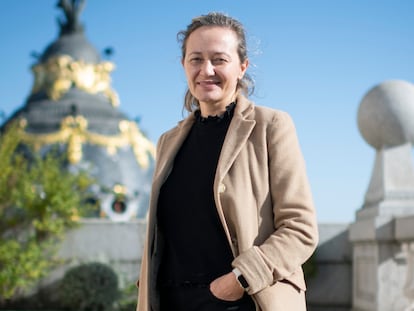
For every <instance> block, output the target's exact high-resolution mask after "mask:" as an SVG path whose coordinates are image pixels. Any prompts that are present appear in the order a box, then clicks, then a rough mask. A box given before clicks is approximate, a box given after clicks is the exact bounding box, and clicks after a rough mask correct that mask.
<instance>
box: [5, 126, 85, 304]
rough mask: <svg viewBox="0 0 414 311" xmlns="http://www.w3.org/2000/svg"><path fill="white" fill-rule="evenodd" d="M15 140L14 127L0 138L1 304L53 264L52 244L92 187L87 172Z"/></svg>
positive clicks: (77, 213)
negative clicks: (70, 170)
mask: <svg viewBox="0 0 414 311" xmlns="http://www.w3.org/2000/svg"><path fill="white" fill-rule="evenodd" d="M19 137H20V135H19V128H18V126H16V125H15V124H14V125H12V126H10V127H9V128H8V129H7V131H5V132H4V133H3V134H1V135H0V172H1V173H0V304H1V302H2V301H5V300H6V299H10V298H13V297H15V296H18V295H20V294H22V293H24V291H25V290H27V289H28V288H30V287H31V286H33V285H34V284H35V283H36V281H38V280H39V279H40V278H41V277H43V276H44V275H45V274H46V273H47V272H48V271H49V269H50V268H52V267H53V266H54V265H55V264H57V262H58V260H57V258H56V251H57V246H58V243H57V242H59V240H60V239H61V238H62V237H63V235H64V233H65V232H66V230H67V229H69V228H72V227H74V226H75V225H76V224H77V219H78V218H79V217H80V216H82V215H84V213H85V212H86V211H87V210H88V208H87V204H86V203H85V202H86V201H85V198H86V196H87V193H88V188H89V186H90V185H91V183H92V180H91V179H90V177H88V174H87V173H86V172H77V173H70V172H69V171H68V170H66V169H64V162H63V159H62V157H61V156H57V154H56V153H53V152H49V153H48V154H47V155H46V156H44V157H41V156H40V155H39V154H38V153H35V152H27V151H29V149H28V147H27V146H23V145H22V144H21V141H20V138H19ZM22 150H25V151H26V152H25V153H23V152H20V151H22ZM29 155H30V159H29V157H28V156H29Z"/></svg>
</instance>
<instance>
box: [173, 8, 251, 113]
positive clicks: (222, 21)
mask: <svg viewBox="0 0 414 311" xmlns="http://www.w3.org/2000/svg"><path fill="white" fill-rule="evenodd" d="M203 26H219V27H225V28H229V29H231V30H233V31H234V32H235V34H236V36H237V39H238V47H237V53H238V54H239V58H240V62H242V63H243V62H244V61H245V60H246V59H247V45H246V35H245V31H244V27H243V25H242V24H241V23H240V22H239V21H238V20H236V19H234V18H232V17H230V16H228V15H225V14H223V13H217V12H211V13H208V14H207V15H201V16H198V17H195V18H193V20H192V21H191V24H189V25H188V26H187V29H185V30H182V31H180V32H179V33H178V34H177V39H178V41H179V42H180V43H181V57H182V59H184V58H185V53H186V49H187V40H188V37H189V36H190V35H191V34H192V33H193V32H194V31H195V30H196V29H198V28H200V27H203ZM253 89H254V83H253V80H252V79H251V77H250V76H249V75H248V74H245V75H244V76H243V78H242V79H241V80H239V81H238V83H237V87H236V92H242V93H243V94H245V95H248V94H251V93H252V92H253ZM199 106H200V104H199V102H198V100H197V99H196V98H195V97H194V96H193V94H191V92H190V90H188V89H187V92H186V94H185V98H184V109H186V110H187V111H189V112H192V111H194V110H196V109H199Z"/></svg>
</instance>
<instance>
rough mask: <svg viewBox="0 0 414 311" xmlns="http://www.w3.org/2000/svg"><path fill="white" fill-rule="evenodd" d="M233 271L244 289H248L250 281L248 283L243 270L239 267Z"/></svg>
mask: <svg viewBox="0 0 414 311" xmlns="http://www.w3.org/2000/svg"><path fill="white" fill-rule="evenodd" d="M233 273H234V274H235V275H236V278H237V281H239V284H240V286H241V287H243V289H245V290H248V289H249V283H247V281H246V279H245V278H244V276H243V274H242V273H241V271H240V270H239V269H237V268H234V269H233Z"/></svg>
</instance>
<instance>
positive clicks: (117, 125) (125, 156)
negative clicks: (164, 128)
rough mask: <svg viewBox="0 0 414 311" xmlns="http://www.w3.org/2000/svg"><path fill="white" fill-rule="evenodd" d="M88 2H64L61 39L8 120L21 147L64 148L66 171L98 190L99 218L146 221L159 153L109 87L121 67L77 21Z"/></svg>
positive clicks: (35, 70) (43, 58)
mask: <svg viewBox="0 0 414 311" xmlns="http://www.w3.org/2000/svg"><path fill="white" fill-rule="evenodd" d="M83 4H84V1H72V2H70V1H59V6H60V8H61V9H62V11H63V13H64V18H61V19H60V20H59V28H60V29H59V30H60V32H59V36H58V38H57V39H56V40H55V41H53V42H52V43H51V44H50V45H49V46H47V47H46V49H45V50H44V52H43V53H42V54H41V56H40V57H39V58H38V61H37V63H35V64H34V65H33V66H32V72H33V74H34V84H33V87H32V90H31V93H30V95H29V96H28V98H27V100H26V103H25V104H24V106H23V107H21V108H20V109H18V110H17V111H16V112H15V113H14V114H13V115H12V116H11V118H10V119H9V120H7V121H6V123H7V122H10V121H12V120H19V122H20V124H21V126H22V127H24V136H23V141H24V142H25V143H27V144H31V145H33V146H34V147H35V148H36V149H37V150H38V151H39V152H41V153H45V152H47V151H48V150H50V148H52V147H56V146H57V147H58V148H59V150H60V151H61V152H62V153H65V155H66V158H67V159H68V169H71V170H72V169H79V168H85V169H87V170H88V171H89V172H90V173H91V175H92V176H93V177H95V178H96V180H98V181H99V184H97V185H96V187H95V188H94V189H93V195H94V197H93V199H94V200H96V201H97V202H98V203H99V206H100V211H99V213H98V214H97V215H95V216H96V217H98V218H108V219H111V220H113V221H128V220H131V219H136V218H144V217H145V214H146V211H147V205H148V193H149V188H150V180H151V177H152V168H153V163H154V156H155V147H154V145H153V143H152V142H151V141H149V140H148V139H147V138H146V137H145V135H144V134H143V133H142V132H141V130H140V128H139V126H138V124H137V123H136V122H134V121H131V120H129V118H128V117H127V116H126V115H125V114H123V113H122V112H120V110H119V109H118V106H119V104H120V103H119V99H118V95H117V93H116V91H115V90H114V89H112V87H111V72H112V71H113V70H114V68H115V65H114V64H113V63H112V62H109V61H103V60H102V59H101V57H100V53H98V51H97V50H96V49H95V48H94V47H93V46H92V45H91V44H90V43H89V41H88V40H87V38H86V36H85V33H84V30H83V26H82V24H81V23H80V21H79V15H80V12H81V10H82V8H83Z"/></svg>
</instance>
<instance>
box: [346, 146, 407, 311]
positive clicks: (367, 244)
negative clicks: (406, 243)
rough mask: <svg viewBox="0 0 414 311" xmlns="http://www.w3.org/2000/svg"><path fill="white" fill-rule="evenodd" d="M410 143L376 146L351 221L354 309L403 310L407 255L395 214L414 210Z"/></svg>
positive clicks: (400, 214) (359, 310) (362, 310)
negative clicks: (367, 181) (364, 190)
mask: <svg viewBox="0 0 414 311" xmlns="http://www.w3.org/2000/svg"><path fill="white" fill-rule="evenodd" d="M412 162H413V160H412V153H411V144H404V145H401V146H396V147H392V148H387V149H386V148H383V149H381V150H378V151H377V155H376V161H375V166H374V171H373V174H372V178H371V182H370V185H369V187H368V191H367V193H366V196H365V202H364V205H363V207H362V208H361V209H360V210H359V211H358V212H357V215H356V216H357V217H356V221H355V223H353V224H352V225H351V227H350V240H351V242H352V244H353V294H352V300H353V310H355V311H357V310H358V311H393V310H401V311H403V310H404V309H405V308H406V306H407V304H408V301H407V298H406V297H405V295H404V283H405V281H406V269H407V265H406V256H405V253H404V251H403V249H402V245H403V241H400V240H398V238H397V236H396V218H397V217H403V216H407V215H413V214H414V166H413V163H412Z"/></svg>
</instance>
